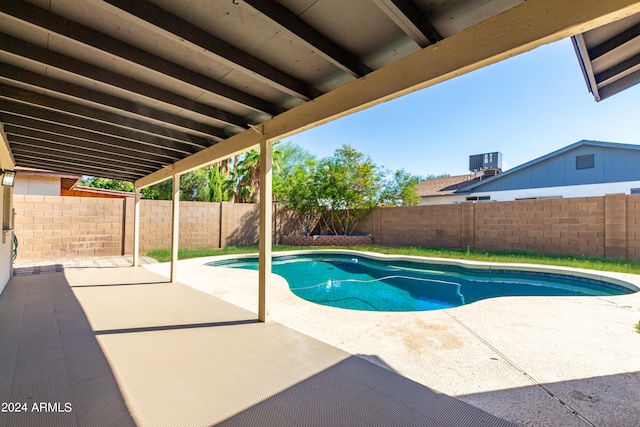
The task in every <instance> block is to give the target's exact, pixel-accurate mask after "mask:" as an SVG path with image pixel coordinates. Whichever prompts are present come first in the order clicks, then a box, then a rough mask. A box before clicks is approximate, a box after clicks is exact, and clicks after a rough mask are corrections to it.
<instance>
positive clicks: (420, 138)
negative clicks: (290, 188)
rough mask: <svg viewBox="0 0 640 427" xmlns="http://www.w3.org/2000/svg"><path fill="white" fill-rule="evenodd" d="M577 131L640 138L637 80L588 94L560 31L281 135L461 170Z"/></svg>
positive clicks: (415, 167) (385, 161) (513, 162)
mask: <svg viewBox="0 0 640 427" xmlns="http://www.w3.org/2000/svg"><path fill="white" fill-rule="evenodd" d="M582 139H591V140H599V141H607V142H622V143H628V144H640V85H636V86H635V87H633V88H630V89H628V90H626V91H624V92H621V93H619V94H617V95H614V96H613V97H611V98H608V99H606V100H604V101H601V102H599V103H596V102H595V100H594V98H593V96H592V95H591V94H590V93H589V92H588V91H587V86H586V83H585V81H584V78H583V76H582V72H581V71H580V66H579V64H578V60H577V58H576V56H575V53H574V51H573V46H572V45H571V41H570V40H569V39H567V40H562V41H560V42H557V43H554V44H550V45H546V46H542V47H539V48H537V49H535V50H533V51H531V52H528V53H524V54H522V55H519V56H517V57H514V58H511V59H508V60H505V61H502V62H499V63H497V64H494V65H492V66H489V67H485V68H482V69H480V70H477V71H474V72H472V73H469V74H466V75H464V76H461V77H457V78H455V79H453V80H449V81H447V82H444V83H441V84H439V85H436V86H433V87H430V88H427V89H424V90H422V91H419V92H416V93H413V94H410V95H407V96H404V97H401V98H398V99H395V100H393V101H389V102H386V103H384V104H381V105H378V106H375V107H372V108H369V109H367V110H364V111H361V112H359V113H356V114H352V115H350V116H347V117H344V118H342V119H339V120H336V121H333V122H331V123H328V124H326V125H323V126H320V127H317V128H314V129H310V130H308V131H306V132H302V133H300V134H297V135H294V136H292V137H289V138H287V139H286V141H292V142H295V143H298V144H300V145H301V146H302V147H304V148H306V149H307V150H309V151H310V152H312V153H313V154H315V155H317V156H318V157H324V156H329V155H331V154H332V153H333V151H334V150H335V149H336V148H337V147H339V146H341V145H343V144H350V145H352V146H354V147H355V148H357V149H358V150H360V151H362V152H364V153H367V154H369V155H370V156H371V157H372V158H373V160H374V161H375V162H376V163H377V164H379V165H382V166H385V167H387V168H389V169H392V170H396V169H400V168H405V169H406V170H407V171H409V172H411V173H414V174H418V175H428V174H435V175H438V174H442V173H448V174H450V175H459V174H464V173H467V172H468V171H467V169H468V166H469V155H471V154H480V153H486V152H494V151H499V152H501V153H502V154H503V169H508V168H512V167H515V166H518V165H520V164H522V163H525V162H528V161H530V160H533V159H535V158H537V157H540V156H543V155H545V154H547V153H550V152H552V151H554V150H557V149H559V148H562V147H565V146H567V145H569V144H572V143H574V142H577V141H580V140H582Z"/></svg>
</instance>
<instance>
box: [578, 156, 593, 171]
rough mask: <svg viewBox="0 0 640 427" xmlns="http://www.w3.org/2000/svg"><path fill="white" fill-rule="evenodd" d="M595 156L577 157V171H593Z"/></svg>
mask: <svg viewBox="0 0 640 427" xmlns="http://www.w3.org/2000/svg"><path fill="white" fill-rule="evenodd" d="M593 158H594V156H593V154H585V155H583V156H576V170H578V169H593V168H594V161H593Z"/></svg>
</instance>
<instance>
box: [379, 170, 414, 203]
mask: <svg viewBox="0 0 640 427" xmlns="http://www.w3.org/2000/svg"><path fill="white" fill-rule="evenodd" d="M421 181H423V179H422V178H421V177H420V176H417V175H412V174H410V173H409V172H407V171H405V170H404V169H400V170H397V171H395V172H394V174H393V176H391V178H390V179H389V180H388V181H387V183H386V186H385V189H384V191H383V194H382V199H381V201H382V202H383V203H384V204H386V205H394V206H414V205H417V204H418V202H419V201H420V195H419V194H418V184H419V183H420V182H421Z"/></svg>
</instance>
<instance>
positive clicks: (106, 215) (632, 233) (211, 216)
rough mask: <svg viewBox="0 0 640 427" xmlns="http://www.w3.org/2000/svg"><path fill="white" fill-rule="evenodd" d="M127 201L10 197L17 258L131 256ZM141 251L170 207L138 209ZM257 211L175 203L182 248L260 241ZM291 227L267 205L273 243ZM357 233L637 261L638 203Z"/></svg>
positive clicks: (387, 213) (431, 218) (421, 216)
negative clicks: (271, 224)
mask: <svg viewBox="0 0 640 427" xmlns="http://www.w3.org/2000/svg"><path fill="white" fill-rule="evenodd" d="M133 204H134V201H133V199H98V198H89V197H83V198H76V197H64V196H21V195H14V203H13V205H14V208H15V212H16V216H15V225H14V227H15V232H16V234H17V237H18V241H19V248H18V257H19V259H23V260H31V259H47V258H57V257H72V256H100V255H105V256H106V255H122V254H131V253H132V250H133ZM140 211H141V218H140V250H141V253H144V252H146V251H148V250H150V249H156V248H168V247H169V246H170V244H171V228H170V227H171V224H170V221H171V202H169V201H156V200H143V201H141V210H140ZM258 215H259V209H258V205H252V204H238V203H228V202H222V203H205V202H180V247H182V248H204V247H208V248H218V247H225V246H228V245H255V244H257V242H258V235H259V234H258V220H259V218H258ZM293 229H294V228H293V221H291V219H290V218H289V217H288V216H287V215H286V214H284V211H283V210H282V209H281V208H278V206H277V205H274V242H279V241H280V240H281V238H282V237H283V236H287V235H290V234H291V232H292V230H293ZM356 233H363V234H371V235H372V236H373V242H374V243H375V244H380V245H387V246H426V247H443V248H463V249H466V248H470V249H479V250H508V251H512V250H517V251H534V252H544V253H557V254H567V255H587V256H598V257H615V258H618V257H624V258H629V259H636V260H638V259H640V195H624V194H613V195H607V196H603V197H584V198H571V199H542V200H520V201H513V202H485V203H475V202H469V203H461V204H454V205H431V206H412V207H403V208H391V207H389V208H379V209H376V210H375V211H373V212H371V213H369V214H368V215H367V216H366V217H365V218H363V219H362V221H361V222H360V224H359V225H358V227H357V229H356Z"/></svg>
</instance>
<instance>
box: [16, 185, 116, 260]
mask: <svg viewBox="0 0 640 427" xmlns="http://www.w3.org/2000/svg"><path fill="white" fill-rule="evenodd" d="M13 207H14V209H15V212H16V216H15V223H14V229H15V233H16V235H17V237H18V242H19V246H18V256H19V259H46V258H58V257H65V256H69V255H73V256H81V257H82V256H101V255H113V254H117V253H121V248H122V238H123V229H122V215H123V209H124V203H123V200H117V199H93V198H82V199H80V198H75V197H61V196H28V195H15V194H14V196H13Z"/></svg>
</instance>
